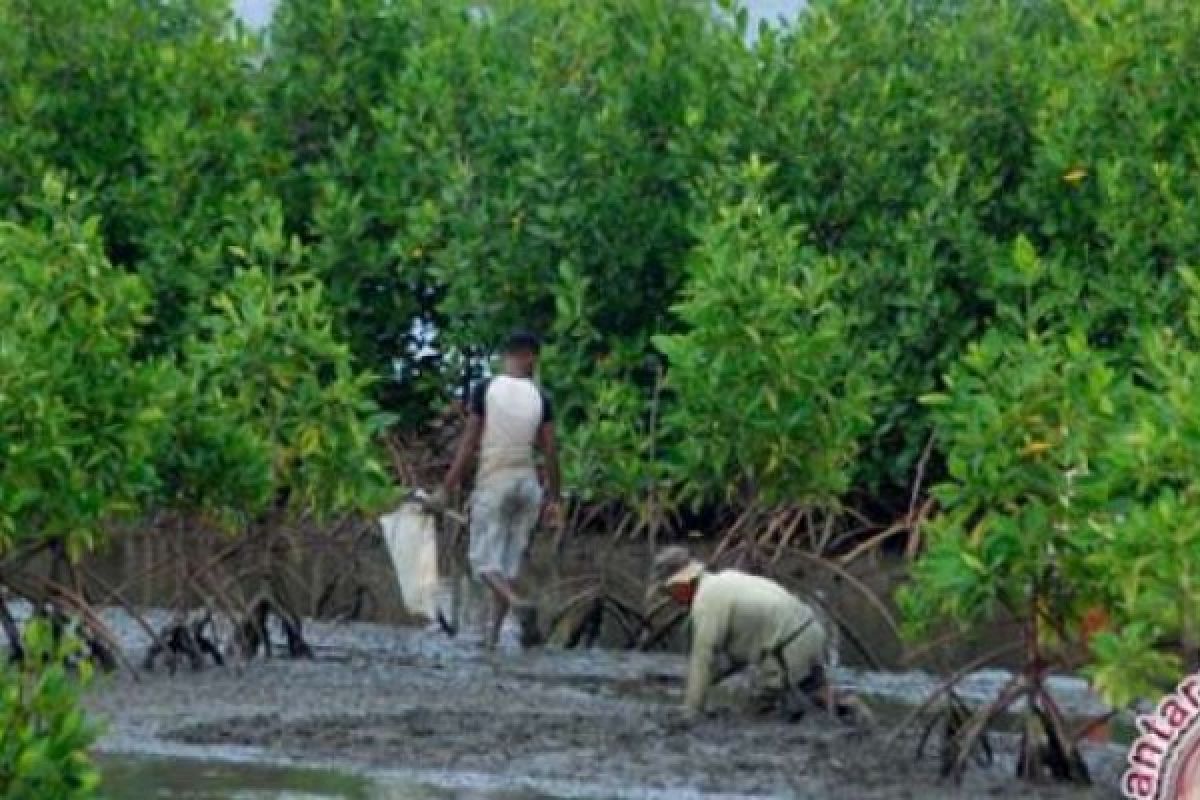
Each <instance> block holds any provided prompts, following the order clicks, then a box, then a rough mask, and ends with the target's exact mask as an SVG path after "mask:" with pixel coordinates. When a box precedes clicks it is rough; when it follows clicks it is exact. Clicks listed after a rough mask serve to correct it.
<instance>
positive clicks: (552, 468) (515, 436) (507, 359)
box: [440, 331, 559, 649]
mask: <svg viewBox="0 0 1200 800" xmlns="http://www.w3.org/2000/svg"><path fill="white" fill-rule="evenodd" d="M540 349H541V343H540V341H539V340H538V337H537V336H535V335H534V334H532V333H530V332H528V331H516V332H514V333H512V334H511V335H510V336H509V337H508V340H507V341H506V342H505V344H504V352H503V355H504V367H503V373H502V374H500V375H497V376H495V377H494V378H490V379H488V380H486V381H484V382H482V383H480V384H479V385H478V386H477V387H476V388H475V391H474V392H472V394H471V399H470V403H469V407H470V416H469V417H468V419H467V429H466V431H465V432H464V433H463V436H462V439H461V440H460V441H459V445H458V452H457V453H456V454H455V456H454V462H453V463H452V464H451V466H450V469H449V471H448V472H447V473H446V477H445V480H444V481H443V484H442V488H441V492H440V494H441V497H440V502H443V503H444V502H445V498H446V497H447V496H449V495H450V494H451V493H453V492H454V491H456V490H457V489H458V488H459V486H461V485H462V482H463V475H464V473H465V472H466V470H467V467H468V465H469V463H470V462H471V460H472V459H473V458H474V457H475V456H476V454H478V457H479V467H478V470H477V471H476V474H475V489H474V491H473V492H472V494H471V501H470V547H469V551H468V558H469V560H470V563H471V569H472V571H473V572H474V573H475V575H476V576H477V577H478V578H479V580H480V581H482V582H483V584H484V585H486V586H487V587H488V589H489V590H491V594H492V602H493V605H492V610H493V613H492V619H491V625H490V626H489V628H488V630H487V632H486V633H485V636H484V645H485V646H486V647H488V648H489V649H491V648H494V647H495V646H496V643H497V641H498V640H499V637H500V628H501V626H502V625H503V624H504V618H505V616H507V614H508V611H509V609H512V611H513V613H514V614H515V615H516V618H517V621H518V623H519V624H520V626H521V643H522V645H525V646H527V647H528V646H533V645H536V644H538V643H539V642H540V641H541V637H540V635H539V633H538V630H537V612H536V608H535V607H534V606H533V604H532V603H529V602H527V601H525V600H523V599H522V598H521V597H520V596H519V595H518V594H517V591H516V588H515V583H516V581H517V576H518V574H519V572H520V568H521V561H522V559H523V557H524V555H525V550H526V548H527V547H528V545H529V536H530V533H531V532H532V531H533V528H534V526H535V525H536V524H537V521H538V517H539V514H541V513H545V514H546V516H547V517H549V518H551V519H554V520H557V518H558V516H559V472H558V450H557V446H556V444H555V441H554V411H553V407H552V406H551V404H550V398H549V397H548V396H547V395H546V393H545V392H543V391H542V389H541V388H540V387H539V386H538V385H537V384H536V383H534V380H533V376H534V370H535V369H536V367H537V357H538V352H539V351H540ZM535 449H537V450H540V451H541V453H542V456H543V459H544V465H545V472H546V487H545V491H543V489H542V486H541V485H540V484H539V483H538V476H537V465H536V463H535V458H534V450H535ZM543 499H545V501H546V505H545V508H544V509H543V508H542V501H543Z"/></svg>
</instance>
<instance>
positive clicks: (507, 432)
mask: <svg viewBox="0 0 1200 800" xmlns="http://www.w3.org/2000/svg"><path fill="white" fill-rule="evenodd" d="M480 388H481V397H479V398H478V402H477V405H478V407H477V408H476V409H475V410H476V411H477V412H478V413H480V414H482V416H483V437H482V439H481V440H480V445H479V472H478V474H477V476H476V481H475V482H476V485H483V484H485V483H488V482H489V481H491V480H494V479H496V478H497V477H499V476H501V475H502V474H504V473H511V472H513V471H520V472H525V471H529V472H532V471H533V470H534V468H535V462H534V454H533V447H534V443H535V442H536V441H537V433H538V428H540V427H541V425H542V423H543V422H544V421H545V420H546V417H547V412H548V403H547V401H546V399H545V396H544V395H543V394H542V391H541V390H540V389H539V388H538V386H537V384H535V383H534V382H533V381H532V380H529V379H528V378H514V377H512V376H510V375H497V376H496V377H494V378H492V379H491V380H489V381H488V382H487V384H486V385H484V386H482V387H480Z"/></svg>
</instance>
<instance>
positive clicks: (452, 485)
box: [442, 413, 483, 494]
mask: <svg viewBox="0 0 1200 800" xmlns="http://www.w3.org/2000/svg"><path fill="white" fill-rule="evenodd" d="M482 436H483V417H482V416H480V415H479V414H475V413H472V414H471V415H470V416H469V417H467V429H466V430H465V431H463V434H462V438H460V439H459V440H458V452H456V453H455V454H454V461H453V462H451V464H450V469H448V470H447V471H446V478H445V480H443V481H442V488H443V489H445V491H446V494H450V493H452V492H454V491H455V490H456V489H458V487H460V486H461V485H462V481H463V474H464V473H465V472H466V471H467V467H468V466H469V465H470V463H471V459H472V458H474V457H475V453H476V451H478V450H479V440H480V439H481V438H482Z"/></svg>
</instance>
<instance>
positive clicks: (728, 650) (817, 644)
mask: <svg viewBox="0 0 1200 800" xmlns="http://www.w3.org/2000/svg"><path fill="white" fill-rule="evenodd" d="M784 646H786V647H787V656H788V658H789V660H792V659H795V658H797V657H801V658H803V660H805V661H808V662H811V663H809V664H804V665H799V664H797V665H795V666H797V667H803V668H807V667H810V666H811V665H812V664H814V663H816V662H817V661H818V660H819V659H822V658H823V657H824V651H825V646H826V632H825V628H824V626H823V625H822V624H821V622H820V620H819V619H818V618H817V616H816V615H815V613H814V612H813V610H812V608H811V607H810V606H809V605H808V604H806V603H804V602H803V601H801V600H800V599H799V598H798V597H796V596H795V595H793V594H792V593H791V592H789V591H787V590H786V589H784V588H783V587H782V586H780V585H779V584H778V583H775V582H774V581H772V580H769V579H767V578H763V577H759V576H758V575H750V574H747V573H745V572H739V571H738V570H733V569H727V570H724V571H722V572H717V573H711V572H706V573H704V574H703V575H701V577H700V582H699V585H698V586H697V587H696V596H695V597H694V598H693V600H692V654H691V660H690V662H689V665H688V680H687V695H686V704H687V708H688V709H689V710H690V711H694V712H695V711H701V710H702V709H703V707H704V698H705V695H706V694H707V693H708V689H709V687H710V686H711V685H712V681H713V673H714V663H715V661H716V658H717V656H718V655H719V654H724V655H726V656H728V657H729V658H730V659H732V661H733V662H734V663H735V664H754V665H760V664H762V663H763V661H764V660H765V659H767V658H775V657H776V656H775V654H776V653H777V652H778V651H779V650H780V648H782V647H784ZM794 677H795V678H796V679H801V678H803V677H805V675H797V676H794Z"/></svg>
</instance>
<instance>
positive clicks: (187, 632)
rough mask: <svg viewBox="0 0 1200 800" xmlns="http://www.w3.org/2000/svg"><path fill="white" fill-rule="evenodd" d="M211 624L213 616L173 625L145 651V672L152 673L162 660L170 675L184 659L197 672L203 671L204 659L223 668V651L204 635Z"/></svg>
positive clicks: (179, 619) (179, 621) (177, 622)
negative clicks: (156, 664)
mask: <svg viewBox="0 0 1200 800" xmlns="http://www.w3.org/2000/svg"><path fill="white" fill-rule="evenodd" d="M211 622H212V617H211V615H209V616H206V617H204V618H203V619H198V620H193V621H192V622H188V621H187V620H186V619H181V618H177V619H176V620H174V621H173V622H171V623H170V624H169V625H167V627H166V628H164V629H163V631H162V632H161V633H160V634H159V635H158V637H157V641H155V643H154V644H152V645H151V646H150V649H149V650H147V651H146V658H145V659H144V660H143V662H142V667H143V669H145V670H147V671H150V670H153V669H154V665H155V663H156V662H157V661H158V660H159V659H160V658H161V659H162V660H163V661H165V662H166V665H167V671H168V672H170V674H172V675H174V674H175V671H176V669H178V667H179V662H180V661H181V660H182V659H186V660H187V662H188V664H189V665H190V666H191V668H192V670H193V671H196V672H198V671H200V670H202V669H204V660H205V657H208V658H209V659H211V660H212V662H213V664H215V665H216V666H219V667H220V666H224V665H225V659H224V657H222V656H221V652H220V650H219V649H218V648H217V646H216V644H215V643H214V642H213V641H212V639H210V638H209V637H208V635H207V634H206V633H205V628H207V627H208V626H209V624H210V623H211Z"/></svg>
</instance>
